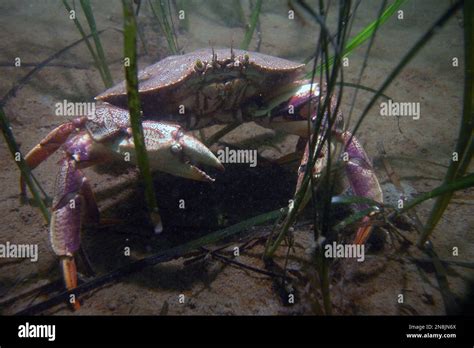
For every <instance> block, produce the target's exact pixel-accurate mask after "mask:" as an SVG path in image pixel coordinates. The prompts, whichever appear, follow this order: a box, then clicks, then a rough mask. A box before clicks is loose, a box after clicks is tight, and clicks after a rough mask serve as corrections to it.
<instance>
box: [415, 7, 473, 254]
mask: <svg viewBox="0 0 474 348" xmlns="http://www.w3.org/2000/svg"><path fill="white" fill-rule="evenodd" d="M463 11H464V62H465V63H464V64H465V67H464V101H463V103H464V105H463V115H462V120H461V126H460V129H459V136H458V140H457V144H456V149H455V151H456V153H457V154H458V159H459V160H458V161H453V160H451V163H450V165H449V168H448V170H447V171H446V175H445V177H444V184H445V185H449V184H451V183H453V182H454V180H455V179H457V178H460V177H462V176H463V175H464V174H465V172H466V170H467V167H468V166H469V162H470V161H471V159H472V155H473V153H474V146H473V140H474V136H473V130H474V128H473V126H474V87H473V84H474V23H473V17H474V3H473V2H472V1H465V2H464V7H463ZM452 196H453V191H447V192H446V193H445V194H443V195H442V196H441V197H438V199H437V200H436V202H435V204H434V206H433V208H432V210H431V213H430V216H429V218H428V221H427V222H426V224H425V227H424V229H423V233H422V235H421V236H420V239H419V240H418V246H419V247H422V246H423V245H424V244H425V242H426V241H427V240H428V238H429V237H430V235H431V234H432V233H433V231H434V229H435V228H436V225H437V224H438V222H439V220H440V219H441V216H442V215H443V213H444V211H445V210H446V208H447V207H448V204H449V202H450V201H451V198H452Z"/></svg>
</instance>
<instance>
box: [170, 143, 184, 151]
mask: <svg viewBox="0 0 474 348" xmlns="http://www.w3.org/2000/svg"><path fill="white" fill-rule="evenodd" d="M181 151H183V147H182V146H181V145H180V144H178V143H176V144H173V145H171V152H172V153H174V154H178V153H180V152H181Z"/></svg>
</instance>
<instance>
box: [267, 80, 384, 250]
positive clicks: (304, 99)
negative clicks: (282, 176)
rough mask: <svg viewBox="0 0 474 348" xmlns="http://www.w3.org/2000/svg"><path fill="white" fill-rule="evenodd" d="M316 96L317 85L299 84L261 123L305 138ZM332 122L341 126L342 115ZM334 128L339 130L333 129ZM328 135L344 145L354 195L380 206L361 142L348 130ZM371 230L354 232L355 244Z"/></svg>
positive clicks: (319, 166)
mask: <svg viewBox="0 0 474 348" xmlns="http://www.w3.org/2000/svg"><path fill="white" fill-rule="evenodd" d="M319 94H320V88H319V86H318V85H317V84H314V85H311V84H308V83H305V82H304V81H302V82H301V84H300V86H299V87H298V89H297V90H296V91H295V93H294V95H292V96H291V97H290V98H289V99H286V100H284V101H283V102H282V103H280V104H279V106H278V107H277V108H275V109H274V110H272V113H271V116H270V118H269V119H266V120H264V122H265V123H264V124H263V125H265V126H270V127H272V128H274V129H280V130H283V131H287V132H290V133H292V134H296V135H299V136H301V137H304V138H307V134H308V121H307V120H308V117H311V122H310V123H311V125H314V124H315V123H316V120H317V117H319V116H318V115H317V114H316V111H317V103H318V101H319ZM323 99H324V95H321V102H322V100H323ZM310 101H312V103H311V104H310V103H309V102H310ZM330 103H331V110H335V107H336V99H335V98H334V97H333V99H332V100H331V101H330ZM322 117H323V120H322V122H321V124H322V127H323V128H325V127H327V115H323V116H322ZM335 122H336V124H338V125H340V124H341V123H343V121H342V114H341V113H340V112H339V113H338V115H337V116H336V121H335ZM335 128H338V127H337V126H336V127H335ZM331 132H332V134H333V136H334V138H335V139H336V140H337V141H338V142H340V143H342V144H344V149H345V150H344V151H345V152H346V154H347V159H348V160H347V162H346V165H345V172H346V176H347V178H348V181H349V184H350V187H351V189H352V191H353V193H354V195H356V196H362V197H367V198H370V199H372V200H374V201H376V202H379V203H382V202H383V195H382V190H381V188H380V185H379V182H378V180H377V177H376V175H375V173H374V170H373V168H372V164H371V161H370V159H369V157H368V156H367V154H366V152H365V150H364V149H363V147H362V146H361V144H360V142H359V141H358V140H357V138H355V137H353V136H352V134H351V133H349V132H347V131H346V132H338V131H336V130H332V131H331ZM349 141H350V143H349ZM309 143H310V142H308V144H307V145H306V149H305V152H304V155H303V158H302V160H301V164H300V167H299V170H298V181H297V186H296V189H297V191H298V190H299V188H300V186H301V184H302V181H303V177H304V173H305V171H306V166H307V164H308V160H309ZM328 151H329V149H328V146H327V145H326V144H323V146H322V151H321V157H320V158H318V159H316V162H315V166H314V167H313V168H312V175H313V176H314V177H318V176H319V175H320V174H321V172H322V170H323V168H324V166H325V163H324V161H325V158H327V154H328ZM308 199H309V195H308V192H306V193H305V198H304V200H303V204H302V205H301V209H303V207H304V206H305V204H306V203H307V201H308ZM358 208H359V209H361V210H362V209H365V208H366V206H364V205H359V206H358ZM369 220H370V218H369V217H365V218H364V219H363V223H364V224H367V223H368V222H369ZM371 231H372V227H371V226H364V227H360V228H359V229H358V230H357V232H356V238H355V240H354V243H356V244H363V243H365V242H366V241H367V239H368V237H369V236H370V233H371Z"/></svg>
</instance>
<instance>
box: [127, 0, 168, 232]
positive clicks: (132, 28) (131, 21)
mask: <svg viewBox="0 0 474 348" xmlns="http://www.w3.org/2000/svg"><path fill="white" fill-rule="evenodd" d="M122 5H123V18H124V57H127V58H129V59H130V64H129V65H128V66H125V78H126V81H127V95H128V108H129V111H130V123H131V126H132V133H133V142H134V144H135V151H136V155H137V165H138V168H139V169H140V174H141V175H142V177H143V180H144V183H145V198H146V202H147V205H148V209H149V212H150V217H151V221H152V222H153V224H154V228H155V232H157V233H159V232H161V231H162V230H163V225H162V222H161V217H160V214H159V211H158V204H157V202H156V197H155V190H154V188H153V180H152V177H151V172H150V164H149V161H148V156H147V153H146V148H145V140H144V137H143V128H142V123H141V120H140V96H139V94H138V77H137V47H136V46H137V37H136V33H137V23H136V19H135V14H134V12H133V3H132V1H131V0H122Z"/></svg>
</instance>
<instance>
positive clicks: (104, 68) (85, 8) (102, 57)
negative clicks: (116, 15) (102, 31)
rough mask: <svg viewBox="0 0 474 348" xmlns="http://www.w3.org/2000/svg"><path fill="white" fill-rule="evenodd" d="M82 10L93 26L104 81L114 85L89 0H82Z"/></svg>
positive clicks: (90, 25)
mask: <svg viewBox="0 0 474 348" xmlns="http://www.w3.org/2000/svg"><path fill="white" fill-rule="evenodd" d="M81 6H82V10H83V11H84V14H85V15H86V19H87V22H88V23H89V27H90V28H91V33H92V38H93V39H94V43H95V48H96V51H97V57H98V58H99V62H100V65H101V67H102V71H103V73H104V77H105V80H104V83H105V86H106V87H107V88H109V87H112V85H113V84H114V81H113V80H112V75H111V74H110V71H109V67H108V66H107V62H106V60H105V54H104V49H103V48H102V43H101V42H100V38H99V35H98V33H97V27H96V25H95V19H94V13H93V12H92V7H91V4H90V1H89V0H81Z"/></svg>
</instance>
